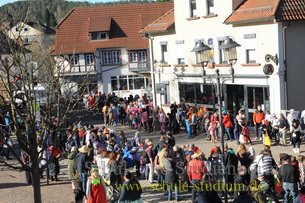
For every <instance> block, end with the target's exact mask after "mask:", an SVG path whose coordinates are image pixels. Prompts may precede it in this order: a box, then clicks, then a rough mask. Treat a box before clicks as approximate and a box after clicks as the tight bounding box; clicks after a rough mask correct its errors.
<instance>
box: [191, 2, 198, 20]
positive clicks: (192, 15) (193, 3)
mask: <svg viewBox="0 0 305 203" xmlns="http://www.w3.org/2000/svg"><path fill="white" fill-rule="evenodd" d="M194 7H195V8H194ZM190 17H191V18H193V17H197V4H196V0H190Z"/></svg>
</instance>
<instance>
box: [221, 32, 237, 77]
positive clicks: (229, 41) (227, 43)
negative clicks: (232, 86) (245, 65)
mask: <svg viewBox="0 0 305 203" xmlns="http://www.w3.org/2000/svg"><path fill="white" fill-rule="evenodd" d="M239 46H240V44H238V43H237V42H235V40H234V39H233V38H232V37H226V38H225V40H224V42H223V43H222V44H221V45H220V46H219V49H223V51H224V60H225V61H228V62H229V64H230V66H231V70H230V73H231V80H232V83H234V69H233V65H234V64H235V63H236V61H237V51H236V47H239Z"/></svg>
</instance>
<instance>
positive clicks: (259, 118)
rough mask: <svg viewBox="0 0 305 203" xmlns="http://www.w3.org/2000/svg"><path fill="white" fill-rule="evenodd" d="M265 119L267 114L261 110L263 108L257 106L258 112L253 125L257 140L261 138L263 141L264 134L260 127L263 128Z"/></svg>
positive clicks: (255, 114)
mask: <svg viewBox="0 0 305 203" xmlns="http://www.w3.org/2000/svg"><path fill="white" fill-rule="evenodd" d="M264 119H265V114H264V112H263V111H262V109H261V106H257V110H256V111H255V112H254V113H253V123H254V125H255V133H256V138H255V139H256V140H257V139H258V138H259V139H260V140H262V134H261V132H260V127H261V126H262V123H263V120H264Z"/></svg>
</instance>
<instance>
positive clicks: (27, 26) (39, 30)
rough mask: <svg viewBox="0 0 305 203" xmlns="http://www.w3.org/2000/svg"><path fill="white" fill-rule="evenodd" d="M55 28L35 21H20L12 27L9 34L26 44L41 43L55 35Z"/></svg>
mask: <svg viewBox="0 0 305 203" xmlns="http://www.w3.org/2000/svg"><path fill="white" fill-rule="evenodd" d="M55 33H56V32H55V30H53V29H52V28H50V27H48V26H46V25H42V24H39V23H35V22H27V23H24V22H20V23H18V24H17V25H14V26H12V27H11V28H10V30H9V32H8V35H9V37H10V38H11V39H14V40H21V41H22V42H23V44H24V45H33V44H36V45H40V44H42V43H44V42H45V41H46V40H48V38H49V37H51V38H52V37H54V35H55Z"/></svg>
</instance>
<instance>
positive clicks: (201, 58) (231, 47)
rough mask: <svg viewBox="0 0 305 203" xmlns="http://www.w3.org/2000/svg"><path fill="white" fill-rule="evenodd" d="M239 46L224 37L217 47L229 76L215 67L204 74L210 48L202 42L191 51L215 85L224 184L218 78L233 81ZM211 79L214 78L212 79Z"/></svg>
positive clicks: (220, 100) (204, 77) (221, 90)
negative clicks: (229, 69) (221, 50)
mask: <svg viewBox="0 0 305 203" xmlns="http://www.w3.org/2000/svg"><path fill="white" fill-rule="evenodd" d="M238 46H240V45H239V44H238V43H236V42H235V41H234V39H232V38H231V37H226V38H225V40H224V42H223V44H222V45H221V46H220V47H219V49H224V58H225V60H227V61H228V62H229V64H230V66H231V71H230V74H231V76H228V75H220V74H219V70H218V69H216V70H215V73H216V74H214V75H206V74H205V71H204V66H206V65H207V64H208V62H209V50H210V48H209V47H208V46H207V45H205V44H204V43H203V42H201V41H199V42H197V43H196V46H195V48H194V49H193V50H192V52H195V53H196V59H197V63H200V64H201V66H202V68H203V73H202V78H203V79H204V82H205V79H209V80H210V81H211V82H213V84H214V85H215V86H216V93H217V100H218V103H219V124H220V128H219V133H220V136H221V150H222V153H223V154H222V167H223V176H224V184H226V183H227V175H226V171H225V156H224V149H225V147H224V133H223V127H222V92H223V89H222V85H221V83H220V79H221V78H222V79H227V78H231V80H232V83H234V69H233V65H234V64H235V63H236V61H237V52H236V47H238ZM213 79H215V80H216V82H215V81H213ZM224 192H225V194H224V196H225V202H226V203H227V202H228V195H227V192H228V191H227V190H225V191H224Z"/></svg>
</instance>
